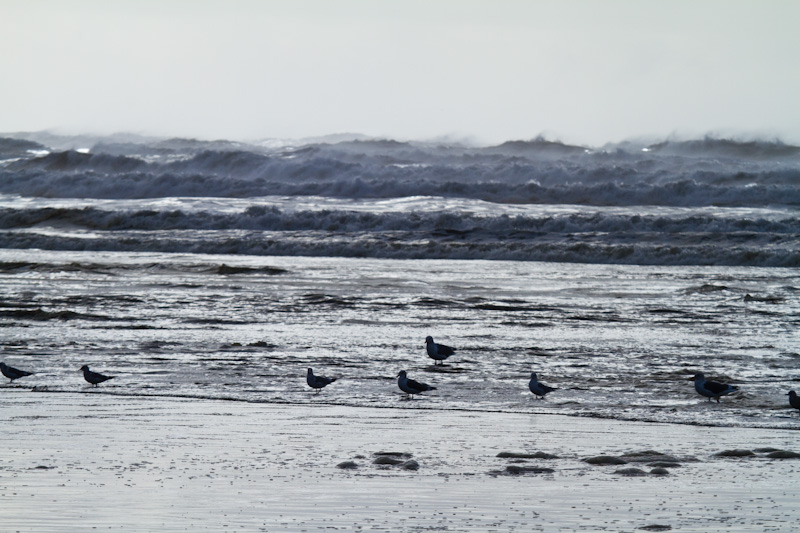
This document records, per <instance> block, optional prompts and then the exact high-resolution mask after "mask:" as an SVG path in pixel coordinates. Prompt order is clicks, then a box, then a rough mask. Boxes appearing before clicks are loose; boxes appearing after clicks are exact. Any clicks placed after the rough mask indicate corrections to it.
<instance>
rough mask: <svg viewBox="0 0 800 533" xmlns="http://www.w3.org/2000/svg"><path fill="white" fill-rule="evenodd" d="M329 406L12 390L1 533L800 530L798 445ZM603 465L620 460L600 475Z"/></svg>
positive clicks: (723, 431) (692, 432) (403, 406)
mask: <svg viewBox="0 0 800 533" xmlns="http://www.w3.org/2000/svg"><path fill="white" fill-rule="evenodd" d="M324 401H325V399H324V395H320V397H319V404H318V405H280V404H257V403H245V402H226V401H210V400H190V399H175V398H146V397H141V396H139V397H128V396H113V395H108V394H98V393H95V392H85V393H39V392H31V391H30V390H27V389H24V388H16V387H4V388H0V409H2V413H3V429H2V432H1V433H0V445H2V450H3V461H2V462H1V463H0V520H1V521H2V530H3V531H65V530H73V531H74V530H83V531H88V530H98V531H99V530H104V531H115V530H116V531H119V530H124V531H236V530H239V531H320V530H326V531H337V530H338V531H353V530H365V531H445V530H446V531H531V530H534V531H536V530H540V531H575V530H592V531H597V530H608V531H635V530H642V531H666V530H669V529H671V530H680V531H715V530H716V531H789V530H791V529H792V528H793V527H795V525H796V522H797V521H798V520H800V508H798V506H797V501H798V498H799V497H800V483H798V479H800V459H798V458H780V456H786V455H791V454H785V453H783V454H780V453H777V454H776V453H775V450H781V451H789V452H800V433H798V432H797V431H788V430H774V429H769V430H766V429H765V430H762V429H739V428H710V427H703V426H691V425H671V424H648V423H635V422H620V421H611V420H601V419H593V418H575V417H565V416H559V415H523V414H511V413H486V412H470V411H441V410H433V409H429V408H426V407H429V406H426V404H425V400H424V399H419V400H414V401H413V402H405V401H402V400H399V399H398V407H397V408H380V409H370V408H356V407H343V406H331V405H325V404H324V403H323V402H324ZM798 426H800V417H798ZM381 452H393V454H388V455H380V454H381ZM499 454H502V455H504V456H503V457H498V455H499ZM659 454H662V455H659ZM720 454H721V455H720ZM770 455H773V456H775V455H777V456H779V457H770ZM551 456H555V457H551ZM598 456H608V457H611V458H613V459H596V461H595V462H599V463H618V464H591V463H590V462H587V461H586V460H587V459H592V458H597V457H598ZM376 460H378V461H377V462H378V463H394V462H397V463H398V464H375V462H376ZM620 461H625V463H621V462H620ZM654 470H655V472H653V471H654ZM658 472H661V473H660V474H659V473H658Z"/></svg>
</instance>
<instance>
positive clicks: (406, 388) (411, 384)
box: [397, 370, 436, 399]
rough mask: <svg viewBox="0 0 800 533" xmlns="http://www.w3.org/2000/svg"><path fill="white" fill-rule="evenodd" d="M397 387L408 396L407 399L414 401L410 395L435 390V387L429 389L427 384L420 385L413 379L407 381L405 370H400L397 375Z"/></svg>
mask: <svg viewBox="0 0 800 533" xmlns="http://www.w3.org/2000/svg"><path fill="white" fill-rule="evenodd" d="M397 386H398V387H400V390H401V391H403V392H405V393H406V394H408V397H409V398H411V399H414V397H413V396H412V395H414V394H419V393H420V392H425V391H428V390H436V387H431V386H430V385H428V384H427V383H420V382H419V381H414V380H413V379H408V376H407V375H406V371H405V370H401V371H400V373H399V374H397Z"/></svg>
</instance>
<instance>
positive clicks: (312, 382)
mask: <svg viewBox="0 0 800 533" xmlns="http://www.w3.org/2000/svg"><path fill="white" fill-rule="evenodd" d="M425 350H426V351H427V353H428V357H430V358H431V359H433V361H434V363H433V364H434V365H436V366H442V365H444V360H445V359H447V358H448V357H450V356H451V355H453V354H455V353H456V349H455V348H451V347H450V346H446V345H444V344H439V343H437V342H434V340H433V337H431V336H430V335H428V337H426V338H425ZM306 381H307V382H308V386H309V387H312V388H314V389H317V394H319V392H320V389H322V388H323V387H325V386H326V385H328V384H330V383H333V382H334V381H336V378H324V377H319V376H315V375H314V374H313V372H312V371H311V369H310V368H309V369H308V376H307V377H306ZM689 381H694V389H695V390H696V391H697V393H698V394H699V395H701V396H704V397H706V398H708V401H709V402H710V401H711V400H712V399H714V400H717V403H719V399H720V397H721V396H726V395H728V394H731V393H732V392H738V391H739V388H738V387H736V386H734V385H728V384H727V383H719V382H716V381H709V380H707V379H706V377H705V375H704V374H703V373H702V372H698V373H697V374H695V375H694V376H692V377H691V378H689ZM397 386H398V387H399V388H400V390H401V391H403V392H405V393H406V397H407V398H410V399H413V397H414V395H415V394H420V393H422V392H426V391H431V390H436V387H432V386H430V385H428V384H427V383H421V382H419V381H415V380H413V379H411V378H409V377H408V372H406V371H405V370H401V371H400V373H399V374H397ZM528 389H530V391H531V392H532V393H533V394H534V395H535V396H536V397H537V398H538V399H540V400H544V397H545V396H546V395H547V394H549V393H551V392H553V391H556V390H558V389H557V388H556V387H551V386H549V385H545V384H544V383H541V382H540V381H539V378H538V376H537V375H536V372H531V379H530V381H529V382H528ZM788 395H789V405H790V406H791V407H793V408H795V409H798V410H800V398H798V396H797V394H796V393H795V391H790V392H789V393H788Z"/></svg>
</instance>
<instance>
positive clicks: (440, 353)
mask: <svg viewBox="0 0 800 533" xmlns="http://www.w3.org/2000/svg"><path fill="white" fill-rule="evenodd" d="M425 349H426V350H427V351H428V357H430V358H431V359H433V364H434V365H435V364H436V361H441V362H442V364H444V360H445V359H447V358H448V357H450V356H451V355H453V354H454V353H456V349H455V348H451V347H449V346H445V345H444V344H437V343H435V342H433V337H431V336H430V335H428V336H427V337H425Z"/></svg>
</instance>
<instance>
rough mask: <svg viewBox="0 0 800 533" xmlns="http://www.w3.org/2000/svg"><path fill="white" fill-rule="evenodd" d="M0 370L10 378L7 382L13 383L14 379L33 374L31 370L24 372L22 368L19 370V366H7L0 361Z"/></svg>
mask: <svg viewBox="0 0 800 533" xmlns="http://www.w3.org/2000/svg"><path fill="white" fill-rule="evenodd" d="M0 372H2V373H3V375H4V376H5V377H7V378H8V379H10V380H11V381H9V383H14V380H15V379H19V378H24V377H25V376H32V375H33V372H26V371H24V370H20V369H19V368H14V367H13V366H8V365H7V364H5V363H0Z"/></svg>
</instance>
